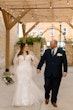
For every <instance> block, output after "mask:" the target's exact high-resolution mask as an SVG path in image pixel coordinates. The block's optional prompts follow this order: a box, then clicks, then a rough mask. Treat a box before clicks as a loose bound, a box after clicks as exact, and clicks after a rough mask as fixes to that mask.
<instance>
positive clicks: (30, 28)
mask: <svg viewBox="0 0 73 110" xmlns="http://www.w3.org/2000/svg"><path fill="white" fill-rule="evenodd" d="M38 24H39V22H36V23H35V24H34V25H33V26H32V27H31V28H30V29H29V30H28V31H27V32H26V33H25V36H27V34H28V33H29V32H30V31H31V30H32V29H33V28H34V27H36V26H37V25H38Z"/></svg>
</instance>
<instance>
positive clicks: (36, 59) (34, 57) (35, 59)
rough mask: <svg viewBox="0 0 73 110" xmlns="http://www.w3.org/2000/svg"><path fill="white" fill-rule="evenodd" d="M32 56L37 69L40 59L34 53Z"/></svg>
mask: <svg viewBox="0 0 73 110" xmlns="http://www.w3.org/2000/svg"><path fill="white" fill-rule="evenodd" d="M30 55H31V61H32V64H33V65H34V66H36V67H37V65H38V63H39V60H38V58H37V57H36V56H35V55H34V53H30Z"/></svg>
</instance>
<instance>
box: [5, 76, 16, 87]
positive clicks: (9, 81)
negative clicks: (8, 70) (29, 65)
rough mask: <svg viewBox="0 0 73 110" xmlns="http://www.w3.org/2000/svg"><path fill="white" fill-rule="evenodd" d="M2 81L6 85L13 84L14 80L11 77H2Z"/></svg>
mask: <svg viewBox="0 0 73 110" xmlns="http://www.w3.org/2000/svg"><path fill="white" fill-rule="evenodd" d="M3 80H4V82H5V84H6V85H9V84H13V83H14V80H13V79H12V75H4V76H3Z"/></svg>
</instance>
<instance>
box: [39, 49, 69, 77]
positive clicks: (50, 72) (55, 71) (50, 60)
mask: <svg viewBox="0 0 73 110" xmlns="http://www.w3.org/2000/svg"><path fill="white" fill-rule="evenodd" d="M44 62H45V64H46V67H45V71H44V75H45V76H46V77H50V76H54V77H62V71H63V72H67V58H66V54H65V51H64V50H62V49H60V48H58V50H57V53H56V54H55V55H54V56H52V55H51V49H47V50H46V51H45V53H44V55H43V56H42V57H41V60H40V62H39V64H38V66H37V69H40V70H41V67H42V65H43V64H44ZM62 67H63V70H62Z"/></svg>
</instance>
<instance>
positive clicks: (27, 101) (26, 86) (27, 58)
mask: <svg viewBox="0 0 73 110" xmlns="http://www.w3.org/2000/svg"><path fill="white" fill-rule="evenodd" d="M17 56H18V57H17V59H16V61H15V64H14V74H15V75H16V88H15V93H14V98H13V102H12V105H13V106H29V105H32V104H34V103H38V102H39V101H42V100H43V99H44V93H43V92H42V91H41V90H40V89H39V88H38V87H37V85H36V84H35V83H34V81H33V79H32V76H33V74H34V73H35V71H34V68H33V65H35V61H34V56H33V55H32V54H30V52H29V51H28V45H27V44H24V43H23V44H21V46H20V51H19V53H18V55H17Z"/></svg>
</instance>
